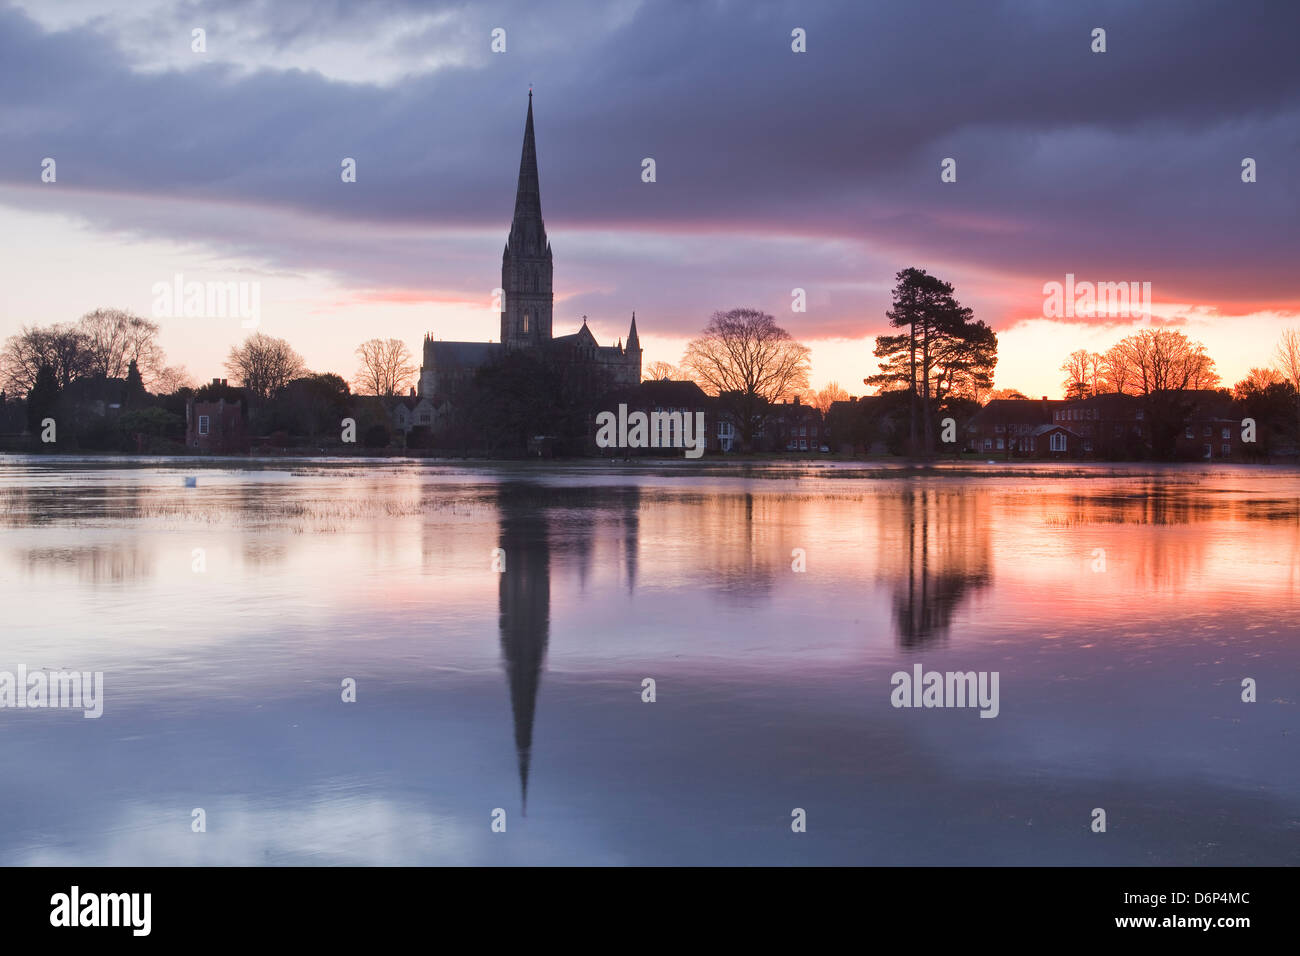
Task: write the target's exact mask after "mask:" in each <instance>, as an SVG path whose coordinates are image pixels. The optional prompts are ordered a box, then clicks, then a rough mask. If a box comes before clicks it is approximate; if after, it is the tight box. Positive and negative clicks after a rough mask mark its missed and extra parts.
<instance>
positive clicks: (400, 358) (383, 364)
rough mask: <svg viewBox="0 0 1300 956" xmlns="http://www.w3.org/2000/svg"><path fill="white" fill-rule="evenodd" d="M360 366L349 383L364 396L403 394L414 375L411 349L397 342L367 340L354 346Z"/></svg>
mask: <svg viewBox="0 0 1300 956" xmlns="http://www.w3.org/2000/svg"><path fill="white" fill-rule="evenodd" d="M357 356H358V358H360V359H361V367H360V368H358V369H357V374H356V376H355V377H354V378H353V380H352V384H353V385H355V386H356V387H357V391H358V392H359V393H360V394H364V395H380V396H383V397H385V398H392V397H393V396H394V395H397V394H399V393H400V392H403V391H405V390H406V388H407V384H408V383H409V382H410V379H411V376H412V375H414V374H415V364H414V359H413V358H412V357H411V350H410V349H408V348H407V347H406V343H405V342H403V341H402V340H401V339H370V340H369V341H366V342H362V343H361V344H360V345H358V346H357Z"/></svg>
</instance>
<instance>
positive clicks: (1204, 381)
mask: <svg viewBox="0 0 1300 956" xmlns="http://www.w3.org/2000/svg"><path fill="white" fill-rule="evenodd" d="M1106 360H1107V364H1106V368H1107V374H1108V375H1113V376H1115V377H1116V379H1117V380H1118V382H1117V383H1115V384H1117V386H1118V387H1117V388H1116V391H1122V392H1126V393H1127V394H1130V395H1152V394H1155V393H1157V392H1179V391H1188V390H1193V389H1205V388H1213V387H1214V386H1215V385H1217V384H1218V383H1219V375H1218V373H1217V372H1216V371H1215V370H1214V359H1212V358H1210V356H1209V355H1208V354H1207V353H1206V351H1205V346H1204V345H1202V344H1201V343H1200V342H1193V341H1192V340H1191V339H1189V338H1188V337H1187V336H1186V335H1184V334H1183V333H1182V332H1175V331H1173V330H1170V329H1142V330H1141V331H1139V332H1136V333H1134V334H1133V335H1130V336H1129V337H1128V338H1126V339H1123V340H1122V341H1121V342H1119V343H1118V344H1117V345H1116V346H1115V347H1114V348H1113V349H1111V350H1110V352H1107V353H1106Z"/></svg>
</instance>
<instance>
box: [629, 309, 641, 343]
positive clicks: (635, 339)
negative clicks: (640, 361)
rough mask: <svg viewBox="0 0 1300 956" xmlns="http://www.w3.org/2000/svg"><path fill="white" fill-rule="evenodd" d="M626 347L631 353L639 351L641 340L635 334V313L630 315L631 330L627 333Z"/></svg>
mask: <svg viewBox="0 0 1300 956" xmlns="http://www.w3.org/2000/svg"><path fill="white" fill-rule="evenodd" d="M627 347H628V350H629V351H631V350H632V349H636V350H637V351H640V349H641V339H639V338H638V337H637V334H636V313H635V312H633V313H632V329H631V331H629V332H628V333H627Z"/></svg>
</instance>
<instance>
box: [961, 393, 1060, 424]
mask: <svg viewBox="0 0 1300 956" xmlns="http://www.w3.org/2000/svg"><path fill="white" fill-rule="evenodd" d="M1064 404H1065V402H1062V401H1053V400H1051V399H1046V400H1044V399H1040V398H995V399H993V400H992V401H990V402H989V403H988V404H987V405H985V406H984V407H983V408H981V409H980V410H979V411H978V412H976V413H975V414H974V415H972V416H971V420H970V426H971V427H976V428H978V427H979V426H981V425H1042V424H1046V423H1048V422H1050V421H1051V420H1052V412H1053V411H1054V410H1055V409H1056V408H1057V407H1058V406H1061V405H1064Z"/></svg>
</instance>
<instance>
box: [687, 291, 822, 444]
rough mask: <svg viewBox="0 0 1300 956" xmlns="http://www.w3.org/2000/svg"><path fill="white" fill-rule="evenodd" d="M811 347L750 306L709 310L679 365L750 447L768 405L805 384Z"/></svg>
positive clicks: (765, 314) (768, 316)
mask: <svg viewBox="0 0 1300 956" xmlns="http://www.w3.org/2000/svg"><path fill="white" fill-rule="evenodd" d="M810 352H811V350H810V349H809V348H808V347H807V346H805V345H801V344H799V343H798V342H796V341H795V340H794V339H793V338H792V337H791V335H790V333H789V332H787V331H786V330H785V329H783V328H781V327H780V326H779V325H777V324H776V319H775V318H773V317H772V316H770V315H768V314H767V313H766V312H760V311H758V310H756V309H732V310H731V311H730V312H714V313H713V316H712V317H711V318H710V319H709V324H708V325H707V326H705V328H704V332H703V333H702V334H701V335H700V336H699V337H698V338H695V339H692V340H691V341H690V342H689V343H687V346H686V352H685V354H684V355H683V356H682V370H683V371H685V372H686V373H687V375H688V376H690V378H691V380H692V381H694V382H695V384H697V385H699V386H700V388H702V389H703V390H704V391H705V392H707V393H708V394H710V395H716V396H717V397H718V399H719V402H720V404H721V405H722V407H723V409H724V410H725V411H726V412H727V413H728V414H729V415H730V416H731V418H732V420H733V421H734V423H735V424H736V426H737V428H738V429H739V431H740V445H741V448H743V449H745V450H749V449H752V448H753V446H754V438H755V436H756V435H757V434H758V432H759V431H760V430H761V429H762V426H763V422H764V421H765V419H766V416H767V410H768V408H769V407H770V406H771V405H772V404H774V403H776V402H778V401H781V400H782V399H785V398H790V397H792V396H793V395H794V394H796V393H797V392H798V391H799V390H800V389H806V388H807V387H808V373H809V372H810V371H811V364H810V362H809V359H808V356H809V354H810Z"/></svg>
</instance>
